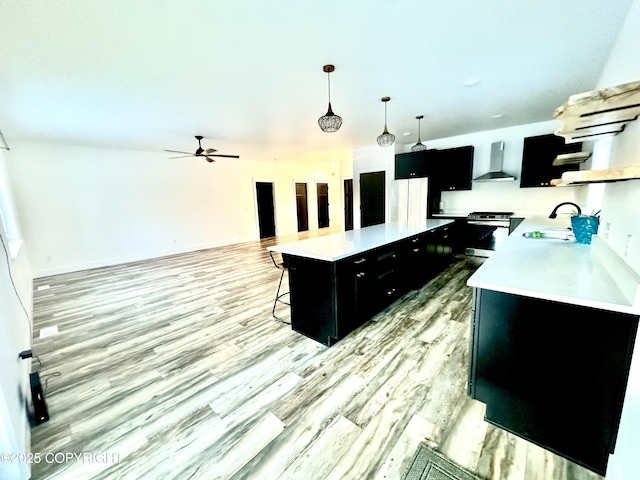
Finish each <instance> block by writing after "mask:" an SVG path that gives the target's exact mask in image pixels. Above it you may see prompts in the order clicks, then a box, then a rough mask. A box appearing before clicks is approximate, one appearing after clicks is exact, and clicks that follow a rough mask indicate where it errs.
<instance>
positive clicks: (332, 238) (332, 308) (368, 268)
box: [267, 219, 453, 346]
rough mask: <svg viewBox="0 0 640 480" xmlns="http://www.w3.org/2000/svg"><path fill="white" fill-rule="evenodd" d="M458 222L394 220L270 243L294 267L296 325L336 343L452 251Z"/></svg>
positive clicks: (439, 264)
mask: <svg viewBox="0 0 640 480" xmlns="http://www.w3.org/2000/svg"><path fill="white" fill-rule="evenodd" d="M452 224H453V221H452V220H440V219H429V220H428V219H424V220H420V221H414V222H403V221H400V222H392V223H384V224H380V225H374V226H371V227H366V228H360V229H356V230H350V231H346V232H340V233H335V234H332V235H326V236H322V237H316V238H310V239H307V240H301V241H298V242H292V243H287V244H282V245H275V246H272V247H268V249H267V250H269V251H270V252H279V253H280V254H282V257H283V261H284V263H285V265H286V266H287V268H288V272H289V294H290V303H291V326H292V328H293V330H295V331H296V332H298V333H301V334H303V335H306V336H308V337H310V338H312V339H314V340H316V341H318V342H321V343H323V344H325V345H327V346H331V345H332V344H334V343H335V342H337V341H338V340H340V339H341V338H344V337H345V336H346V335H348V334H349V333H350V332H352V331H353V330H355V329H356V328H358V327H359V326H361V325H363V324H364V323H365V322H367V321H368V320H369V319H370V318H371V317H372V316H373V315H375V314H376V313H378V312H379V311H380V310H382V309H383V308H385V307H386V306H388V305H389V304H390V303H392V302H393V301H395V300H396V299H397V298H399V297H400V296H401V295H403V294H404V293H406V292H407V291H409V290H410V289H412V288H418V287H420V286H422V284H424V282H425V281H427V280H428V279H429V278H431V277H432V276H434V275H435V274H436V273H438V272H439V271H440V270H441V269H442V268H443V266H444V264H446V263H447V259H448V258H449V257H450V255H451V243H450V238H449V234H450V232H449V227H450V226H451V225H452Z"/></svg>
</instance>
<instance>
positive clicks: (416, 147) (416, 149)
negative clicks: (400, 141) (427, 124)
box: [411, 115, 427, 152]
mask: <svg viewBox="0 0 640 480" xmlns="http://www.w3.org/2000/svg"><path fill="white" fill-rule="evenodd" d="M416 118H417V119H418V143H416V144H415V145H414V146H413V147H411V151H412V152H421V151H422V150H426V149H427V146H426V145H424V144H423V143H422V140H420V120H422V119H423V118H424V115H418V116H417V117H416Z"/></svg>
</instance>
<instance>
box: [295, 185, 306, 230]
mask: <svg viewBox="0 0 640 480" xmlns="http://www.w3.org/2000/svg"><path fill="white" fill-rule="evenodd" d="M296 212H297V216H298V231H299V232H304V231H306V230H309V210H308V205H307V184H306V183H296Z"/></svg>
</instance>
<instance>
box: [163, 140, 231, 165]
mask: <svg viewBox="0 0 640 480" xmlns="http://www.w3.org/2000/svg"><path fill="white" fill-rule="evenodd" d="M203 138H204V137H203V136H202V135H196V140H198V148H197V149H196V151H195V153H189V152H180V151H178V150H165V152H169V153H184V155H180V156H179V157H169V158H185V157H204V159H205V160H206V161H207V162H209V163H211V162H215V160H214V159H213V158H211V157H226V158H240V156H239V155H221V154H219V153H214V152H217V150H216V149H215V148H207V149H206V150H205V149H204V148H202V144H201V141H202V139H203Z"/></svg>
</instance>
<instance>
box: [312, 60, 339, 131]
mask: <svg viewBox="0 0 640 480" xmlns="http://www.w3.org/2000/svg"><path fill="white" fill-rule="evenodd" d="M335 69H336V67H334V66H333V65H325V66H324V67H322V71H323V72H325V73H326V74H327V85H328V86H329V109H328V110H327V113H325V114H324V115H323V116H321V117H320V118H319V119H318V125H319V126H320V130H322V131H323V132H327V133H332V132H337V131H338V130H340V127H341V126H342V117H341V116H339V115H336V114H335V113H333V110H331V80H330V78H329V74H330V73H331V72H333V71H334V70H335Z"/></svg>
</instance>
